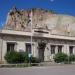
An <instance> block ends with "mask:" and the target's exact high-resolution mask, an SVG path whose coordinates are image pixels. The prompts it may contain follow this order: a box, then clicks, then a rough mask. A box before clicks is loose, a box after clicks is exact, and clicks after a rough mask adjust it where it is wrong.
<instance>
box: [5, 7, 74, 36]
mask: <svg viewBox="0 0 75 75" xmlns="http://www.w3.org/2000/svg"><path fill="white" fill-rule="evenodd" d="M31 12H32V16H31ZM31 18H32V27H33V28H43V29H47V30H50V31H51V34H58V35H71V36H75V17H73V16H68V15H60V14H54V13H53V12H52V11H48V10H43V9H32V10H31V9H30V10H17V9H16V8H15V7H14V8H13V9H12V10H10V12H9V13H8V16H7V20H6V24H5V26H4V29H11V30H20V31H30V27H31Z"/></svg>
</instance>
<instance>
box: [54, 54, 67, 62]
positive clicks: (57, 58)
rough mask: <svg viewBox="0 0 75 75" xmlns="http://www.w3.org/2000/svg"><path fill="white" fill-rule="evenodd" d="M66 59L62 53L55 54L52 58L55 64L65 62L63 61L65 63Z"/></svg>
mask: <svg viewBox="0 0 75 75" xmlns="http://www.w3.org/2000/svg"><path fill="white" fill-rule="evenodd" d="M67 59H68V56H67V55H66V54H64V53H57V54H55V56H54V61H55V62H56V63H61V62H65V61H67Z"/></svg>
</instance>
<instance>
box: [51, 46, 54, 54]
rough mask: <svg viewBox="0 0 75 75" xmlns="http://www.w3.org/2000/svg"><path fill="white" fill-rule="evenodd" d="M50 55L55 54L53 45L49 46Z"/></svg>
mask: <svg viewBox="0 0 75 75" xmlns="http://www.w3.org/2000/svg"><path fill="white" fill-rule="evenodd" d="M51 54H55V45H51Z"/></svg>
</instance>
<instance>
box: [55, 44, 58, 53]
mask: <svg viewBox="0 0 75 75" xmlns="http://www.w3.org/2000/svg"><path fill="white" fill-rule="evenodd" d="M57 53H58V46H57V45H56V46H55V54H57Z"/></svg>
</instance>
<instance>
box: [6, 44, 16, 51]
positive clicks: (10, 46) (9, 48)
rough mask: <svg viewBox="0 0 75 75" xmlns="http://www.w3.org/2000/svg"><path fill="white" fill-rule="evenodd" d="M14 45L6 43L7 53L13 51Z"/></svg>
mask: <svg viewBox="0 0 75 75" xmlns="http://www.w3.org/2000/svg"><path fill="white" fill-rule="evenodd" d="M14 46H15V43H7V52H10V51H14Z"/></svg>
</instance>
